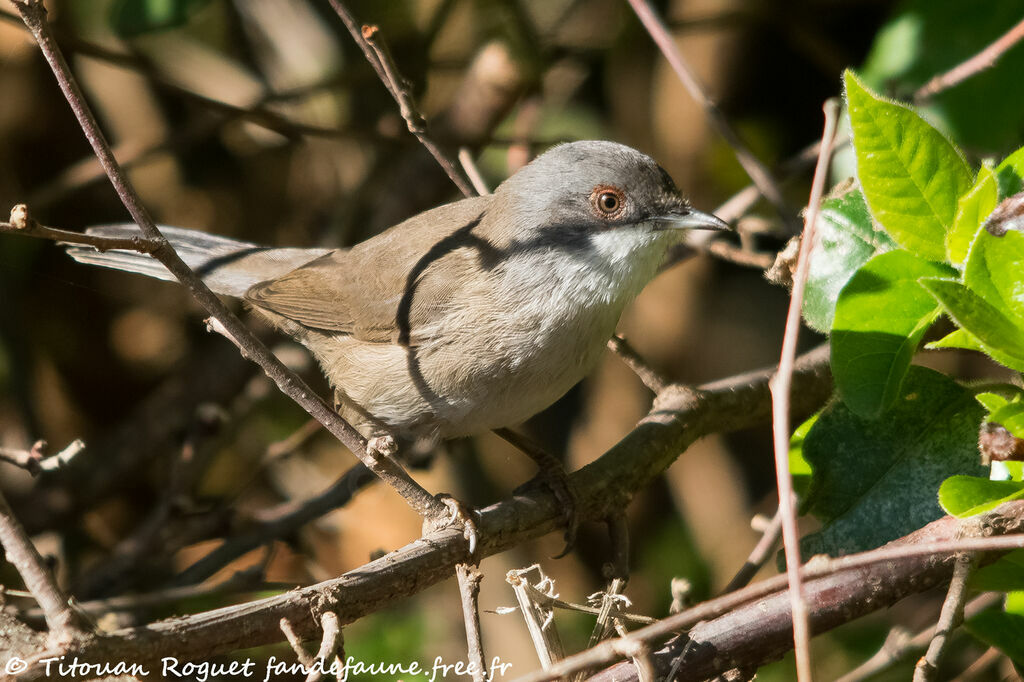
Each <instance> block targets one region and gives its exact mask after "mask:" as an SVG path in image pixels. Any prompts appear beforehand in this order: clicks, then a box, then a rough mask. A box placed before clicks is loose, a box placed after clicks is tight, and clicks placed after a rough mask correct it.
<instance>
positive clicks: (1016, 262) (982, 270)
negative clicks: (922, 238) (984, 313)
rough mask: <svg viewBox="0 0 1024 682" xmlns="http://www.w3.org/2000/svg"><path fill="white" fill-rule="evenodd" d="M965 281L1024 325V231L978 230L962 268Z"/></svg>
mask: <svg viewBox="0 0 1024 682" xmlns="http://www.w3.org/2000/svg"><path fill="white" fill-rule="evenodd" d="M964 283H965V284H966V285H967V286H969V287H970V288H971V289H973V290H974V291H975V292H976V293H977V294H979V295H980V296H981V297H982V298H984V299H985V300H987V301H988V302H989V303H991V304H992V305H994V306H996V307H997V308H1001V309H1004V310H1006V311H1008V312H1009V313H1010V314H1011V315H1013V316H1015V317H1016V318H1017V319H1018V321H1019V323H1020V324H1021V325H1022V326H1024V233H1022V232H1016V231H1013V230H1011V231H1009V232H1007V233H1006V234H1004V235H1003V236H1001V237H996V236H995V235H992V234H989V232H988V231H986V230H981V231H979V232H978V236H977V237H976V238H975V240H974V244H973V245H972V246H971V251H970V254H969V255H968V257H967V265H966V267H965V268H964Z"/></svg>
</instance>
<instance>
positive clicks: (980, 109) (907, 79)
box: [859, 0, 1024, 155]
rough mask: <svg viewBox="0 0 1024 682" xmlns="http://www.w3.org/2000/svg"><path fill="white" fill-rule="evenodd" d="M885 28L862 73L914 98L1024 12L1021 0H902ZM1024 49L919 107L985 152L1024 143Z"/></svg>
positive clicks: (955, 135)
mask: <svg viewBox="0 0 1024 682" xmlns="http://www.w3.org/2000/svg"><path fill="white" fill-rule="evenodd" d="M891 7H892V13H891V15H890V16H891V18H890V19H889V20H888V21H887V22H886V23H885V24H884V25H883V26H882V28H881V30H880V31H879V32H878V34H877V36H876V38H875V42H874V44H873V45H872V47H871V50H870V52H869V55H868V58H867V59H866V60H865V63H864V66H863V69H862V70H861V71H860V72H859V74H860V75H861V76H862V77H863V78H864V80H865V82H867V83H868V84H869V85H871V86H873V87H875V88H878V89H883V90H884V91H885V92H890V93H896V95H895V96H896V97H900V98H905V99H909V98H910V97H912V95H913V93H914V91H915V90H917V89H918V88H919V87H920V86H922V85H924V84H925V83H926V82H928V81H929V80H930V79H931V78H932V77H933V76H935V74H939V73H944V72H946V71H948V70H950V69H951V68H953V67H954V66H957V65H958V64H961V63H962V62H964V61H965V60H967V59H968V58H970V57H973V56H974V55H976V54H978V53H979V52H981V51H982V50H983V49H985V48H986V47H988V46H989V45H991V44H992V43H993V42H995V41H996V40H998V39H999V38H1000V37H1001V36H1003V35H1004V34H1006V33H1007V31H1009V30H1010V29H1011V28H1012V27H1013V26H1014V25H1015V24H1016V23H1017V22H1019V21H1020V19H1021V16H1022V15H1024V4H1022V3H1021V0H1002V1H1001V2H988V3H984V4H979V3H974V2H965V1H964V0H901V1H900V2H898V3H892V5H891ZM1022 72H1024V49H1020V48H1019V47H1015V48H1014V49H1011V50H1009V51H1007V52H1006V53H1005V54H1003V55H1002V56H1001V57H1000V58H999V59H998V60H996V61H995V62H994V63H992V64H990V65H989V68H986V69H984V70H982V71H980V72H977V73H974V74H973V75H972V77H971V78H968V79H966V80H963V81H961V82H960V83H958V84H956V85H954V86H953V87H951V88H948V89H946V90H944V91H943V92H941V93H939V94H937V95H935V96H933V97H931V98H929V99H928V100H926V101H925V103H924V104H923V105H922V107H920V110H921V111H922V112H926V113H924V115H925V116H926V117H927V118H928V120H929V121H931V122H933V123H934V124H935V125H936V126H938V127H939V128H940V130H943V131H944V132H946V133H947V134H948V135H949V136H950V137H951V138H952V139H953V140H956V141H957V143H958V144H960V145H961V146H963V147H965V148H970V149H971V150H972V151H974V152H976V153H978V154H979V155H985V154H997V153H998V154H1001V153H1004V152H1005V151H1006V150H1007V149H1016V148H1017V147H1018V146H1020V145H1021V144H1022V143H1024V138H1022V134H1024V88H1021V87H1019V85H1020V74H1021V73H1022Z"/></svg>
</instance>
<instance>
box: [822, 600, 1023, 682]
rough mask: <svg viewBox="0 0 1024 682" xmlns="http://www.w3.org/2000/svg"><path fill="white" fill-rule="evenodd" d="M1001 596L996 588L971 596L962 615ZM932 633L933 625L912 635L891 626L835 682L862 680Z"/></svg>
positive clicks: (906, 653) (917, 647) (925, 643)
mask: <svg viewBox="0 0 1024 682" xmlns="http://www.w3.org/2000/svg"><path fill="white" fill-rule="evenodd" d="M1002 599H1003V595H1002V594H1001V593H998V592H989V593H986V594H983V595H980V596H978V597H975V598H974V599H972V600H971V601H970V602H968V603H967V606H965V607H964V618H965V619H969V618H973V617H974V616H975V615H977V614H979V613H981V612H982V611H984V610H985V609H989V608H992V607H993V606H996V605H997V604H999V603H1000V602H1001V601H1002ZM933 633H934V628H932V627H927V628H925V629H923V630H921V631H920V632H918V633H917V634H915V635H913V636H910V635H908V634H906V632H905V631H904V630H903V629H902V628H893V630H892V631H890V633H889V635H888V636H887V637H886V638H885V643H884V644H882V647H881V648H880V649H879V650H878V651H877V652H875V654H874V655H873V656H872V657H871V658H869V659H868V660H866V661H864V662H863V663H861V664H860V665H858V666H857V667H856V668H854V669H853V670H851V671H850V672H848V673H846V674H845V675H843V676H842V677H840V678H839V679H837V680H836V682H864V680H868V679H871V678H872V677H874V676H875V675H877V674H878V673H880V672H882V671H883V670H886V669H888V668H891V667H892V666H893V665H894V664H896V663H898V662H899V661H901V660H903V659H904V658H906V657H907V656H909V655H910V654H912V653H914V652H917V651H924V649H925V648H926V647H927V646H928V643H929V642H930V641H931V639H932V634H933Z"/></svg>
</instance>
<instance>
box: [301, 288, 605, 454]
mask: <svg viewBox="0 0 1024 682" xmlns="http://www.w3.org/2000/svg"><path fill="white" fill-rule="evenodd" d="M584 312H585V314H576V315H574V316H571V318H570V319H560V320H555V321H551V322H550V323H549V324H543V323H541V322H539V321H537V320H533V319H531V316H529V315H523V316H518V317H516V318H515V320H514V321H512V322H510V323H508V324H500V325H495V324H488V323H487V321H484V322H482V323H479V324H470V323H466V324H462V325H459V326H458V329H456V330H454V331H452V330H449V331H450V333H448V334H446V335H445V342H444V343H434V344H430V345H427V346H424V347H420V348H406V347H402V346H398V345H393V344H370V343H364V342H360V341H356V340H354V339H352V338H350V337H331V338H329V339H321V340H320V341H319V342H317V343H311V344H310V348H311V349H312V350H313V351H314V352H315V353H316V355H317V356H318V358H319V359H320V361H321V364H322V365H323V366H324V370H325V373H326V374H327V375H328V378H330V380H331V382H332V384H334V386H335V387H336V388H337V389H339V393H340V394H342V397H343V402H344V403H347V405H346V407H345V408H343V410H342V414H343V416H345V417H346V418H347V419H349V420H350V421H351V422H352V423H353V426H355V427H356V428H357V429H359V431H360V432H361V433H363V435H364V436H370V435H377V434H379V433H380V432H381V431H382V430H383V429H382V428H381V427H382V426H383V427H384V428H385V429H387V430H388V431H392V432H396V433H397V434H398V435H400V436H404V437H428V438H442V439H443V438H453V437H459V436H467V435H473V434H477V433H483V432H485V431H488V430H492V429H496V428H500V427H506V426H514V425H516V424H520V423H522V422H524V421H526V420H527V419H529V418H530V417H532V416H533V415H535V414H537V413H538V412H540V411H541V410H543V409H545V408H546V407H548V406H549V405H551V404H552V403H554V402H555V401H556V400H558V399H559V398H560V397H562V396H563V395H565V393H566V392H568V390H569V389H570V388H572V387H573V386H574V385H576V384H577V383H578V382H579V381H580V380H581V379H582V378H583V377H584V376H586V374H587V373H588V372H589V371H590V370H591V369H592V368H593V367H594V365H595V364H596V363H597V361H598V359H599V358H600V357H601V354H602V353H603V352H604V348H605V345H606V343H607V340H608V339H609V338H610V337H611V335H612V333H613V332H614V330H615V325H616V323H617V321H618V317H619V313H620V312H621V306H611V307H608V306H603V307H600V308H595V309H594V310H589V311H584ZM488 330H490V331H488Z"/></svg>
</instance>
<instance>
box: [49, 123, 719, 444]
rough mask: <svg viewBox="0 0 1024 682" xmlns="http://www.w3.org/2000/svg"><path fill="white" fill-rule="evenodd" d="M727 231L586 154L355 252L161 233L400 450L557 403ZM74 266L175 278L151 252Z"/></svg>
mask: <svg viewBox="0 0 1024 682" xmlns="http://www.w3.org/2000/svg"><path fill="white" fill-rule="evenodd" d="M727 227H728V226H727V225H726V224H725V223H724V222H722V221H721V220H719V219H718V218H716V217H714V216H712V215H709V214H706V213H701V212H699V211H696V210H694V209H693V208H691V207H690V205H689V203H688V202H687V201H686V199H684V198H683V196H682V195H681V194H680V193H679V190H678V189H677V188H676V186H675V183H674V182H673V181H672V179H671V178H670V177H669V175H668V173H666V172H665V170H663V169H662V168H661V167H660V166H659V165H658V164H657V163H655V162H654V160H652V159H651V158H650V157H648V156H646V155H644V154H642V153H640V152H638V151H636V150H634V149H631V148H629V147H626V146H623V145H620V144H616V143H612V142H601V141H585V142H574V143H569V144H563V145H560V146H557V147H554V148H553V149H551V150H549V151H548V152H547V153H545V154H543V155H541V156H540V157H538V158H537V159H535V160H534V161H533V162H532V163H530V164H528V165H526V166H524V167H523V168H521V169H520V170H519V171H518V172H516V173H515V174H514V175H512V176H511V177H509V178H508V179H507V180H505V181H504V182H503V183H502V184H501V185H500V186H499V187H498V188H497V190H495V192H494V194H491V195H487V196H480V197H473V198H468V199H462V200H461V201H456V202H454V203H451V204H447V205H444V206H440V207H438V208H435V209H432V210H429V211H425V212H423V213H420V214H419V215H416V216H414V217H412V218H410V219H408V220H406V221H405V222H403V223H400V224H398V225H395V226H394V227H392V228H390V229H388V230H386V231H385V232H382V233H381V234H378V235H377V236H375V237H372V238H371V239H368V240H366V241H364V242H362V243H360V244H357V245H355V246H353V247H352V248H349V249H323V248H274V247H265V246H259V245H256V244H252V243H249V242H243V241H238V240H234V239H228V238H225V237H218V236H215V235H211V234H207V233H203V232H197V231H192V230H184V229H179V228H170V227H168V228H161V230H162V232H163V233H164V235H165V236H166V237H167V238H168V239H169V240H170V242H171V244H172V245H173V246H174V248H175V249H176V250H177V252H178V254H179V255H180V256H181V257H182V259H183V260H184V261H185V262H186V263H187V264H188V265H189V266H190V267H192V268H193V269H194V270H195V271H196V272H197V273H198V274H199V275H200V276H201V277H202V278H203V280H204V281H205V282H206V284H207V285H208V286H209V287H210V288H211V289H212V290H213V291H214V292H216V293H218V294H223V295H226V296H233V297H236V298H240V299H242V300H243V301H245V303H247V304H248V305H249V306H251V307H252V309H253V310H255V311H257V312H258V313H260V314H261V315H263V316H264V317H266V318H267V319H269V320H270V322H272V323H273V324H274V325H275V326H277V327H278V328H280V329H281V330H282V331H284V332H286V333H287V334H290V335H291V336H293V337H295V338H296V339H297V340H298V341H299V342H301V343H302V344H304V345H305V346H306V347H307V348H308V349H309V350H310V351H311V352H312V353H313V355H315V356H316V358H317V360H318V361H319V362H320V365H321V367H322V368H323V371H324V373H325V374H326V376H327V378H328V379H329V380H330V383H331V385H332V386H333V388H334V390H335V396H336V404H337V406H338V408H339V410H340V412H341V414H342V416H343V417H344V418H345V419H346V420H348V421H349V422H350V423H351V424H352V425H353V426H354V427H355V428H356V429H358V430H359V431H360V432H361V433H362V434H363V435H364V436H365V437H367V438H368V439H370V444H371V446H373V447H375V448H377V449H378V450H385V449H389V448H390V446H391V445H392V444H393V441H390V440H389V439H390V438H391V437H392V436H397V437H400V438H416V437H427V438H432V439H444V438H452V437H458V436H465V435H470V434H475V433H480V432H483V431H486V430H489V429H497V428H500V427H507V426H511V425H515V424H518V423H521V422H523V421H525V420H526V419H527V418H529V417H531V416H532V415H534V414H536V413H537V412H540V411H541V410H543V409H544V408H546V407H547V406H549V405H551V404H552V403H553V402H554V401H555V400H557V399H558V398H559V397H561V396H562V395H564V394H565V393H566V392H567V391H568V390H569V389H570V388H571V387H572V386H573V385H574V384H576V383H577V382H578V381H580V379H582V378H583V376H584V375H586V374H587V372H588V371H590V369H591V368H592V367H593V366H594V364H595V363H596V362H597V360H598V358H599V356H600V355H601V353H602V351H603V349H604V347H605V344H606V342H607V341H608V339H609V338H610V337H611V336H612V334H613V332H614V331H615V326H616V324H617V323H618V320H619V316H620V315H621V313H622V310H623V308H624V307H625V306H626V304H627V303H629V302H630V301H631V300H632V299H633V298H635V297H636V296H637V294H639V293H640V291H641V289H643V287H644V286H645V285H646V284H647V283H648V282H649V281H650V280H651V279H652V278H653V277H654V275H655V274H656V273H657V271H658V268H659V266H660V265H661V264H662V263H663V261H664V260H665V257H666V254H667V252H668V250H669V248H670V247H672V246H673V245H675V244H678V243H679V242H680V241H682V239H683V238H684V235H685V233H686V231H687V230H691V229H715V230H718V229H727ZM89 232H90V233H92V234H98V235H103V236H111V237H124V236H132V235H136V234H138V229H137V228H136V227H135V226H134V225H113V226H103V227H95V228H92V229H90V230H89ZM68 252H69V253H70V254H71V256H72V257H73V258H75V259H76V260H78V261H80V262H83V263H91V264H94V265H101V266H104V267H109V268H115V269H118V270H126V271H129V272H136V273H141V274H144V275H149V276H151V277H157V278H160V279H172V277H171V275H170V273H169V272H168V271H167V270H165V269H164V267H163V266H162V265H161V264H160V263H158V262H157V261H156V260H154V259H152V258H150V257H149V256H147V255H145V254H141V253H136V252H130V251H117V250H113V251H106V252H100V251H96V250H93V249H91V248H89V247H84V246H71V247H70V248H69V249H68Z"/></svg>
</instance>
